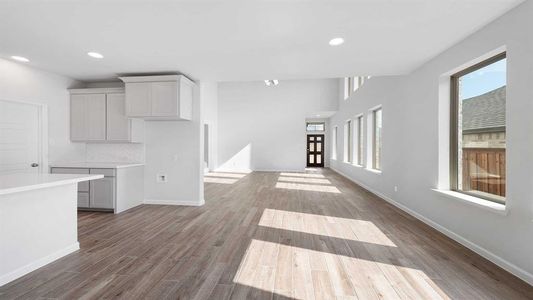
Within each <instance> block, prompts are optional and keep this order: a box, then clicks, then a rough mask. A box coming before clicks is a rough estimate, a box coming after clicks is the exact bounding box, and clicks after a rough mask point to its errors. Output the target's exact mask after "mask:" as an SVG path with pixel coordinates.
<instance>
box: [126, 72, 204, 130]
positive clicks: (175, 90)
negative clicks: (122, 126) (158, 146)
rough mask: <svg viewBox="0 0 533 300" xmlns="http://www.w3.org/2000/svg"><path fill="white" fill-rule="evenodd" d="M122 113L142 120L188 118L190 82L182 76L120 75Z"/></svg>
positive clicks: (190, 99) (191, 83)
mask: <svg viewBox="0 0 533 300" xmlns="http://www.w3.org/2000/svg"><path fill="white" fill-rule="evenodd" d="M120 79H121V80H122V81H124V82H125V87H126V115H127V116H128V117H131V118H143V119H146V120H191V118H192V101H193V89H194V83H193V82H192V81H191V80H189V79H188V78H187V77H185V76H183V75H164V76H128V77H120Z"/></svg>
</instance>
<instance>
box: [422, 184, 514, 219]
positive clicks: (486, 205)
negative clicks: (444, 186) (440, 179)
mask: <svg viewBox="0 0 533 300" xmlns="http://www.w3.org/2000/svg"><path fill="white" fill-rule="evenodd" d="M432 191H434V192H436V193H438V194H440V195H443V196H445V197H448V198H450V199H455V200H459V201H461V202H463V203H466V204H469V205H473V206H476V207H479V208H483V209H485V210H488V211H491V212H493V213H497V214H500V215H504V216H505V215H507V208H506V207H505V205H504V204H500V203H496V202H492V201H489V200H485V199H483V198H478V197H474V196H470V195H467V194H463V193H459V192H454V191H450V190H439V189H432Z"/></svg>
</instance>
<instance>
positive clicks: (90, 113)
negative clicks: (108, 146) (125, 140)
mask: <svg viewBox="0 0 533 300" xmlns="http://www.w3.org/2000/svg"><path fill="white" fill-rule="evenodd" d="M105 99H106V95H105V94H88V95H86V98H85V114H86V117H85V126H86V130H87V140H88V141H105V138H106V124H105V123H106V113H105V111H106V108H105V106H106V101H105Z"/></svg>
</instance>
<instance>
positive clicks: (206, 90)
mask: <svg viewBox="0 0 533 300" xmlns="http://www.w3.org/2000/svg"><path fill="white" fill-rule="evenodd" d="M200 94H201V95H202V119H203V123H204V124H208V126H209V133H208V134H207V139H208V155H209V159H208V161H209V164H208V166H207V168H208V169H209V170H211V171H213V170H215V169H216V167H217V164H218V84H217V83H216V82H202V83H201V84H200ZM204 149H205V148H204Z"/></svg>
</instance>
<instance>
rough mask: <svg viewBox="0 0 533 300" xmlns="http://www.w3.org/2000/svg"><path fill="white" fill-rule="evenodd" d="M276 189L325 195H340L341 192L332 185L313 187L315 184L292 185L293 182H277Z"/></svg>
mask: <svg viewBox="0 0 533 300" xmlns="http://www.w3.org/2000/svg"><path fill="white" fill-rule="evenodd" d="M276 188H278V189H289V190H300V191H310V192H324V193H334V194H340V193H341V191H339V189H337V188H336V187H334V186H332V185H313V184H303V183H292V182H277V183H276Z"/></svg>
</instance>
